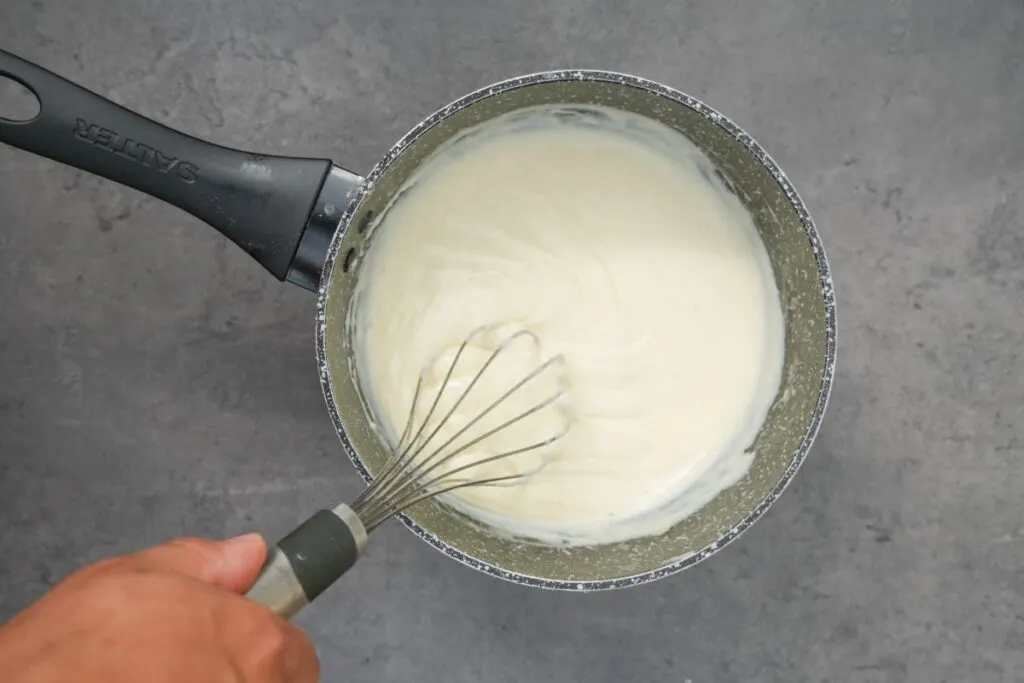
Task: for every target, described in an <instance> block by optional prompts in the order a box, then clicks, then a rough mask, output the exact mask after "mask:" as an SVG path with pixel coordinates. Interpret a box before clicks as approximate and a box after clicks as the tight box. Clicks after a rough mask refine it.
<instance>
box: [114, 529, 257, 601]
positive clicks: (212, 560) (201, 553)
mask: <svg viewBox="0 0 1024 683" xmlns="http://www.w3.org/2000/svg"><path fill="white" fill-rule="evenodd" d="M266 557H267V544H266V542H265V541H264V540H263V538H262V537H261V536H260V535H259V534H246V535H245V536H238V537H236V538H232V539H230V540H227V541H210V540H206V539H202V538H179V539H176V540H174V541H171V542H170V543H165V544H163V545H158V546H156V547H154V548H150V549H148V550H143V551H142V552H139V553H135V554H134V555H130V556H128V557H127V558H125V559H126V561H127V563H128V564H129V565H130V566H133V567H135V568H136V569H138V570H139V571H152V572H169V573H174V574H184V575H186V576H191V577H193V578H196V579H199V580H200V581H203V582H205V583H209V584H212V585H214V586H218V587H220V588H223V589H225V590H229V591H231V592H233V593H244V592H245V591H246V590H248V589H249V587H250V586H251V585H252V584H253V582H255V581H256V577H257V576H258V575H259V573H260V568H261V567H262V566H263V562H264V561H265V560H266Z"/></svg>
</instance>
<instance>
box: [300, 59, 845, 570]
mask: <svg viewBox="0 0 1024 683" xmlns="http://www.w3.org/2000/svg"><path fill="white" fill-rule="evenodd" d="M544 104H562V105H566V104H568V105H603V106H607V107H614V108H618V109H621V110H625V111H628V112H633V113H636V114H641V115H643V116H647V117H649V118H652V119H655V120H657V121H660V122H662V123H664V124H667V125H668V126H670V127H672V128H674V129H675V130H677V131H679V132H681V133H682V134H684V135H685V136H686V137H688V138H689V139H690V140H691V141H693V142H694V143H695V144H697V146H699V147H700V148H701V149H703V150H704V152H705V153H706V154H707V155H708V157H709V158H710V159H711V160H712V161H713V162H714V163H715V164H716V165H717V167H718V170H719V172H720V173H721V175H722V177H723V179H724V180H725V182H726V184H727V185H728V186H729V187H731V188H732V189H733V190H734V191H735V192H736V194H737V195H738V196H739V197H740V199H741V200H742V201H743V202H744V203H745V204H746V206H747V207H748V208H749V209H750V211H751V213H752V214H753V216H754V219H755V224H756V226H757V229H758V231H759V232H760V235H761V237H762V239H763V240H764V242H765V245H766V247H767V250H768V253H769V256H770V258H771V261H772V265H773V267H774V271H775V276H776V279H777V285H778V289H779V293H780V296H781V299H782V307H783V311H784V314H785V329H786V345H785V366H784V371H783V378H782V385H781V388H780V390H779V393H778V395H777V396H776V399H775V401H774V403H773V405H772V407H771V410H770V412H769V414H768V418H767V420H766V422H765V424H764V426H763V427H762V429H761V431H760V434H759V435H758V437H757V439H756V441H755V443H754V444H753V448H754V449H755V451H756V453H757V455H756V458H755V460H754V463H753V465H752V467H751V469H750V471H749V473H748V475H747V476H746V477H744V478H743V479H742V480H741V481H740V482H739V483H737V484H735V485H734V486H732V487H731V488H729V489H727V490H725V491H723V492H722V493H721V494H719V495H718V497H716V498H715V499H714V500H712V502H711V503H709V504H708V505H707V506H705V507H704V508H703V509H701V510H700V511H699V512H697V513H696V514H694V515H692V516H691V517H689V518H687V519H685V520H684V521H682V522H680V523H679V524H677V525H676V526H675V527H674V528H672V529H670V530H669V531H668V532H666V533H664V534H662V535H660V536H657V537H652V538H642V539H637V540H632V541H627V542H621V543H615V544H611V545H604V546H599V547H572V548H554V547H548V546H543V545H538V544H536V543H531V542H527V541H517V540H513V539H509V538H506V537H502V536H498V535H495V534H493V533H490V532H488V530H487V529H486V528H482V527H481V526H479V525H477V524H475V523H473V522H472V521H470V520H468V519H466V518H465V517H464V516H462V515H461V514H459V513H457V512H455V511H453V510H452V509H450V508H448V507H446V506H445V505H443V504H441V503H437V502H432V503H424V504H420V505H419V506H417V507H416V508H415V509H413V510H412V511H410V512H409V513H408V514H407V515H405V516H403V517H402V521H403V523H405V524H406V526H408V527H409V528H411V529H412V530H413V531H414V532H416V533H417V534H418V535H419V536H421V537H422V538H423V539H424V540H426V541H427V542H429V543H431V544H432V545H434V546H435V547H437V548H438V549H440V550H442V551H443V552H445V553H446V554H448V555H450V556H451V557H453V558H455V559H457V560H459V561H462V562H464V563H466V564H468V565H470V566H472V567H474V568H477V569H480V570H482V571H485V572H488V573H491V574H494V575H496V576H499V577H502V578H506V579H510V580H514V581H518V582H521V583H526V584H531V585H538V586H543V587H548V588H562V589H571V590H594V589H601V588H614V587H621V586H627V585H634V584H637V583H642V582H645V581H650V580H653V579H656V578H659V577H662V576H665V575H667V574H670V573H673V572H676V571H679V570H681V569H684V568H686V567H687V566H690V565H692V564H695V563H696V562H699V561H700V560H702V559H704V558H705V557H707V556H708V555H710V554H711V553H713V552H715V551H716V550H717V549H719V548H720V547H722V546H723V545H724V544H725V543H728V542H729V541H730V540H732V539H733V538H735V537H736V536H737V535H738V534H740V533H741V532H742V531H743V530H744V529H746V528H747V527H748V526H749V525H750V524H751V523H753V522H754V521H755V520H756V519H757V518H758V517H760V516H761V515H762V514H763V513H764V511H765V510H766V509H767V507H768V506H769V505H770V504H771V503H772V502H773V501H774V499H775V498H776V497H777V496H778V495H779V494H780V493H781V491H782V490H783V488H784V487H785V486H786V484H787V483H788V481H789V480H790V478H791V477H792V476H793V474H794V473H795V471H796V469H797V468H798V467H799V465H800V463H801V462H802V460H803V458H804V457H805V455H806V454H807V450H808V448H809V447H810V444H811V441H812V440H813V438H814V435H815V433H816V431H817V427H818V423H819V421H820V419H821V415H822V412H823V410H824V407H825V404H826V401H827V397H828V392H829V387H830V383H831V377H832V371H833V367H834V333H835V318H834V310H833V298H832V286H831V279H830V276H829V272H828V266H827V263H826V260H825V255H824V252H823V251H822V249H821V246H820V244H819V242H818V238H817V234H816V233H815V230H814V227H813V224H812V223H811V221H810V219H809V217H808V215H807V212H806V210H805V209H804V206H803V204H802V203H801V201H800V199H799V198H798V197H797V195H796V193H795V192H794V191H793V189H792V188H791V187H790V184H789V182H788V181H787V180H786V178H785V177H784V176H783V175H782V173H781V172H780V171H779V169H778V168H777V167H776V165H775V164H774V162H773V161H772V160H771V159H770V158H769V157H768V156H767V155H766V154H765V153H764V152H763V150H761V149H760V147H758V146H757V144H756V143H754V141H753V140H752V139H751V138H750V137H749V136H747V135H746V134H745V133H743V132H742V131H741V130H739V129H738V128H737V127H736V126H735V125H734V124H732V123H731V122H730V121H728V120H727V119H725V118H724V117H722V116H720V115H719V114H717V113H716V112H714V111H713V110H711V109H709V108H708V107H706V106H705V105H703V104H702V103H700V102H698V101H696V100H693V99H691V98H689V97H687V96H685V95H682V94H681V93H678V92H676V91H673V90H670V89H668V88H665V87H663V86H660V85H657V84H655V83H651V82H649V81H645V80H642V79H638V78H634V77H629V76H622V75H618V74H611V73H606V72H579V71H572V72H548V73H544V74H536V75H533V76H527V77H523V78H519V79H514V80H511V81H507V82H504V83H501V84H498V85H495V86H492V87H490V88H487V89H486V90H482V91H479V92H477V93H474V94H471V95H468V96H467V97H465V98H463V99H462V100H459V101H458V102H455V103H453V104H452V105H450V106H448V107H446V108H445V109H442V110H440V111H439V112H437V113H436V114H435V115H434V116H432V117H430V118H429V119H427V120H426V121H424V122H423V123H422V124H421V125H420V126H418V127H417V128H416V129H414V130H413V131H412V132H410V133H409V135H407V136H406V138H404V139H403V140H402V141H401V142H399V143H398V145H396V146H395V148H393V149H392V151H391V152H390V153H389V154H388V155H387V156H386V157H385V158H384V159H383V160H382V161H381V163H380V164H379V165H378V166H377V168H375V169H374V171H373V172H372V173H371V174H370V175H369V176H368V178H367V183H366V186H365V187H364V188H363V190H362V192H361V194H360V196H359V197H358V198H357V199H356V200H355V201H354V202H353V203H352V205H351V206H350V207H349V209H348V214H347V225H348V229H347V230H345V231H343V232H342V231H339V233H338V235H336V236H335V239H334V242H333V244H332V245H331V252H330V255H329V257H328V261H327V268H326V270H325V276H324V283H325V284H324V285H322V288H321V291H320V297H319V303H318V305H319V318H318V319H319V323H318V329H317V347H318V353H319V359H320V363H321V377H322V380H323V385H324V393H325V395H326V397H327V402H328V407H329V409H330V411H331V414H332V417H333V419H334V421H335V424H336V426H337V427H338V430H339V433H340V434H341V438H342V442H343V444H344V446H345V448H346V450H347V451H348V453H349V456H350V457H351V459H352V461H353V463H354V464H355V466H356V467H357V468H358V469H359V471H360V473H361V474H362V475H363V476H364V477H366V478H370V477H372V475H373V473H375V472H378V471H380V469H381V467H382V465H383V463H384V462H385V459H386V457H387V451H386V449H385V448H384V446H383V445H382V443H381V441H380V439H379V438H378V436H377V433H376V432H375V431H374V430H373V428H372V426H371V422H370V419H369V418H368V412H367V406H366V402H365V401H364V400H363V398H362V392H361V389H360V386H359V378H358V377H357V375H356V373H355V370H354V367H355V366H354V362H353V351H352V342H353V335H352V329H351V316H350V315H349V311H350V308H351V306H352V304H353V300H354V299H353V295H354V294H355V293H356V284H357V282H358V280H359V277H360V272H361V264H362V261H363V259H362V255H363V254H364V253H365V251H366V249H367V247H368V245H369V244H370V243H371V241H372V238H373V232H374V231H373V226H374V224H375V219H376V218H377V217H379V216H380V215H381V213H382V212H383V211H385V210H386V209H387V207H388V206H389V204H390V203H391V202H392V200H393V199H394V197H395V193H396V192H397V191H398V190H399V189H400V188H401V187H402V185H403V184H404V183H405V181H406V180H407V179H408V178H409V177H410V175H411V174H412V173H413V172H414V171H415V170H416V169H417V167H418V166H419V165H420V164H421V163H422V162H423V161H424V159H426V158H427V157H428V156H429V155H430V154H431V153H432V152H433V151H434V150H436V149H437V148H438V146H440V145H441V144H443V143H444V142H446V141H448V140H450V139H451V138H452V137H453V136H455V135H457V134H459V133H460V132H462V131H464V130H465V129H466V128H467V127H470V126H474V125H476V124H479V123H481V122H483V121H487V120H489V119H491V118H494V117H496V116H499V115H502V114H505V113H508V112H512V111H515V110H519V109H522V108H525V107H532V106H536V105H544ZM613 180H614V179H613V178H609V183H610V184H611V182H612V181H613ZM344 225H346V223H345V222H343V226H344ZM628 228H629V226H625V225H624V226H623V229H624V230H628ZM395 267H401V264H395ZM683 419H685V416H683Z"/></svg>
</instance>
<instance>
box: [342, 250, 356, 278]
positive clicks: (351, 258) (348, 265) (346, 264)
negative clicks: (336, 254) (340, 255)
mask: <svg viewBox="0 0 1024 683" xmlns="http://www.w3.org/2000/svg"><path fill="white" fill-rule="evenodd" d="M355 262H356V250H355V247H349V248H348V251H346V252H345V260H344V261H342V262H341V272H343V273H347V272H349V271H350V270H352V266H353V265H355Z"/></svg>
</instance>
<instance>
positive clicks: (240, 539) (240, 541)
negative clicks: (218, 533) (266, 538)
mask: <svg viewBox="0 0 1024 683" xmlns="http://www.w3.org/2000/svg"><path fill="white" fill-rule="evenodd" d="M257 540H258V541H259V542H260V543H262V542H263V536H261V535H260V534H257V533H251V534H242V535H241V536H235V537H234V538H229V539H228V540H227V541H225V543H230V544H231V545H239V546H242V545H249V544H251V543H255V542H256V541H257Z"/></svg>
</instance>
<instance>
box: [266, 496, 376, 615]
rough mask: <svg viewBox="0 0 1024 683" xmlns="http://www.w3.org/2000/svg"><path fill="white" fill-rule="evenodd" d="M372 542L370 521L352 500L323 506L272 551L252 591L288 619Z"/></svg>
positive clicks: (336, 577)
mask: <svg viewBox="0 0 1024 683" xmlns="http://www.w3.org/2000/svg"><path fill="white" fill-rule="evenodd" d="M365 545H366V527H364V526H363V523H362V522H361V521H360V520H359V517H358V516H356V513H355V512H353V511H352V508H350V507H349V506H348V505H344V504H342V505H339V506H337V507H336V508H334V509H331V510H320V511H319V512H317V513H316V514H314V515H313V516H312V517H310V518H309V519H307V520H306V521H305V522H303V523H302V524H300V525H299V526H298V527H296V528H295V529H294V530H293V531H292V532H291V533H289V534H288V535H287V536H285V537H284V538H282V539H281V540H280V541H279V542H278V543H277V545H276V546H275V547H274V548H273V549H272V550H271V551H270V555H269V556H268V557H267V562H266V564H264V565H263V570H262V571H261V572H260V576H259V578H257V579H256V583H254V584H253V586H252V588H250V589H249V592H248V593H246V595H247V597H249V598H251V599H252V600H255V601H256V602H258V603H260V604H262V605H266V606H267V607H269V608H270V609H271V610H273V611H274V612H276V613H277V614H279V615H281V616H282V617H284V618H286V619H291V618H292V617H293V616H295V615H296V614H297V613H298V612H299V610H301V609H302V608H303V607H305V606H306V605H308V604H309V603H310V602H312V601H313V600H314V599H315V598H316V597H317V596H318V595H320V594H321V593H323V592H324V591H325V590H326V589H327V588H328V586H330V585H331V584H332V583H334V582H335V581H337V580H338V579H339V578H340V577H341V575H342V574H344V573H345V572H347V571H348V570H349V569H351V568H352V565H354V564H355V563H356V560H358V559H359V555H360V553H362V551H363V548H364V547H365Z"/></svg>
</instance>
